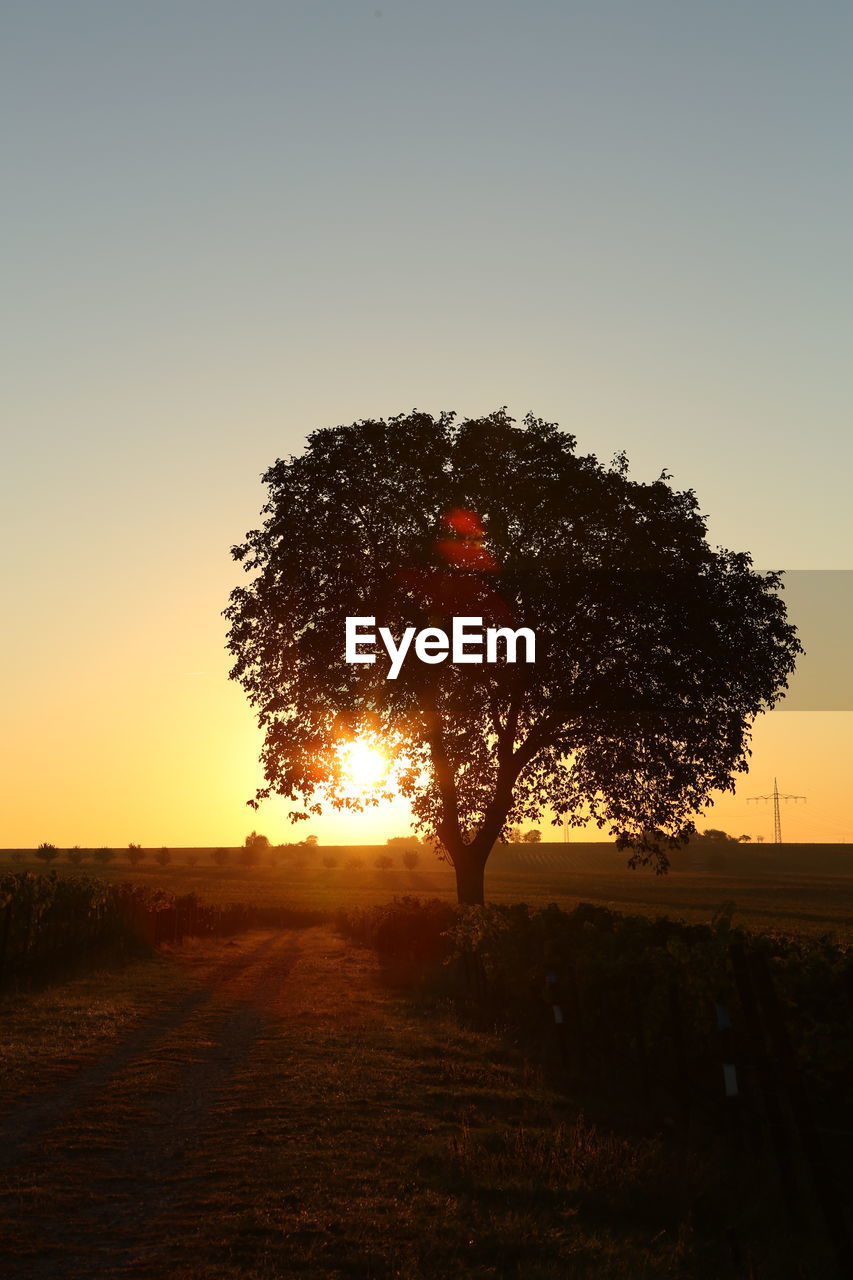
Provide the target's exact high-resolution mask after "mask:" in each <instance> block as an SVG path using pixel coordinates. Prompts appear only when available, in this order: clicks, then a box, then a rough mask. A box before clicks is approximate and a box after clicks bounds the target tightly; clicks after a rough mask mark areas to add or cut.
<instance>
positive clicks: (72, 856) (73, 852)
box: [65, 844, 86, 867]
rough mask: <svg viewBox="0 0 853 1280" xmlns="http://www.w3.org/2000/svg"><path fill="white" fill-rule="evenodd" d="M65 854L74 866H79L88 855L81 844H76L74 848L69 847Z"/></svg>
mask: <svg viewBox="0 0 853 1280" xmlns="http://www.w3.org/2000/svg"><path fill="white" fill-rule="evenodd" d="M65 856H66V858H67V859H68V861H69V862H70V863H71V865H72V866H73V867H79V866H80V863H81V862H82V861H83V859H84V857H85V856H86V855H85V852H84V851H83V850H82V849H81V848H80V846H79V844H75V845H74V848H73V849H69V850H68V852H67V853H66V855H65Z"/></svg>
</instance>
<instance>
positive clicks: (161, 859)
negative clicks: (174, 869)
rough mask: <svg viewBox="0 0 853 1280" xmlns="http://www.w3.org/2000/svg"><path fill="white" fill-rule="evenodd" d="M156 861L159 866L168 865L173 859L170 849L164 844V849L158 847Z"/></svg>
mask: <svg viewBox="0 0 853 1280" xmlns="http://www.w3.org/2000/svg"><path fill="white" fill-rule="evenodd" d="M154 861H155V862H156V863H157V864H158V866H161V867H167V866H168V865H169V863H170V862H171V861H172V855H171V853H170V852H169V850H168V849H167V848H166V847H165V846H164V847H163V848H162V849H158V850H157V852H156V853H155V854H154Z"/></svg>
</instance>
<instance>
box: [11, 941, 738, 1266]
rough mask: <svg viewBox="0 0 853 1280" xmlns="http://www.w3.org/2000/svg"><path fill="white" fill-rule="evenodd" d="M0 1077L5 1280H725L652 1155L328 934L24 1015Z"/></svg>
mask: <svg viewBox="0 0 853 1280" xmlns="http://www.w3.org/2000/svg"><path fill="white" fill-rule="evenodd" d="M0 1074H2V1078H3V1095H2V1102H0V1276H2V1280H47V1278H48V1277H62V1280H125V1278H133V1280H280V1278H282V1277H291V1276H295V1277H300V1278H301V1280H320V1278H321V1277H322V1278H323V1280H326V1278H328V1280H392V1278H394V1280H427V1278H428V1280H463V1277H469V1276H476V1277H488V1276H491V1277H512V1278H513V1280H558V1278H559V1280H565V1278H566V1277H570V1278H571V1280H637V1277H640V1276H642V1277H644V1278H646V1280H652V1278H653V1277H672V1276H674V1275H678V1276H688V1275H689V1276H694V1275H695V1276H697V1277H699V1276H701V1277H703V1280H704V1277H706V1276H707V1277H713V1280H722V1277H724V1276H725V1275H726V1274H727V1273H726V1271H725V1268H724V1267H722V1266H721V1265H720V1262H719V1258H717V1259H716V1260H715V1259H714V1258H713V1257H712V1258H711V1262H710V1264H709V1267H710V1269H705V1268H704V1267H700V1268H699V1269H698V1270H695V1271H694V1270H691V1269H686V1262H687V1258H688V1255H690V1254H691V1253H692V1249H691V1244H690V1240H691V1236H690V1231H689V1229H688V1228H686V1227H685V1226H684V1225H683V1224H681V1225H680V1224H679V1222H678V1220H677V1218H674V1217H673V1214H672V1211H671V1209H670V1206H671V1204H672V1202H673V1199H674V1197H673V1196H672V1195H671V1194H669V1192H668V1191H667V1189H666V1184H660V1187H658V1185H657V1184H658V1180H659V1179H660V1178H661V1177H662V1176H663V1175H664V1174H665V1173H666V1169H665V1167H663V1166H662V1165H661V1160H663V1161H664V1166H665V1162H666V1153H665V1152H663V1153H662V1152H661V1151H659V1150H658V1147H657V1145H656V1144H655V1143H654V1142H652V1143H650V1144H640V1145H636V1144H635V1145H631V1144H630V1143H627V1142H625V1141H624V1140H622V1139H619V1138H616V1137H610V1136H608V1135H606V1134H603V1133H601V1132H597V1131H596V1130H595V1127H594V1126H591V1125H590V1124H589V1123H587V1122H585V1121H583V1120H582V1119H579V1118H578V1116H577V1114H576V1111H575V1109H574V1108H573V1107H572V1106H571V1104H570V1102H569V1100H567V1099H566V1098H561V1097H558V1096H556V1095H554V1094H553V1093H552V1092H550V1091H549V1090H548V1089H547V1088H546V1087H545V1086H544V1085H543V1084H542V1082H541V1080H540V1079H539V1078H538V1076H537V1075H536V1073H535V1072H533V1071H532V1070H531V1069H529V1068H528V1067H527V1066H526V1065H525V1064H524V1063H523V1062H522V1061H521V1060H520V1059H519V1058H518V1057H517V1056H516V1055H514V1054H513V1053H512V1052H511V1051H510V1050H508V1049H507V1048H506V1047H505V1046H504V1045H503V1044H502V1043H501V1042H500V1041H499V1040H497V1039H496V1038H494V1037H491V1036H488V1035H484V1034H482V1033H478V1032H474V1031H471V1030H466V1029H465V1028H463V1027H461V1026H460V1025H459V1024H458V1022H457V1021H456V1020H454V1019H452V1018H450V1017H449V1016H444V1015H442V1014H441V1012H440V1011H439V1010H437V1009H435V1008H433V1009H429V1008H423V1007H421V1006H416V1005H415V1004H413V1003H412V1002H411V1001H409V1000H407V999H406V998H404V997H403V996H402V995H395V994H394V993H393V992H391V991H389V990H388V988H387V986H386V985H385V984H383V983H382V982H381V981H379V978H378V974H377V970H376V964H375V961H374V959H373V957H372V956H371V955H370V954H369V953H367V952H365V951H363V950H361V949H359V948H356V947H353V946H351V945H350V944H349V943H348V942H347V941H345V940H344V939H343V938H341V937H340V936H339V935H337V934H336V933H335V932H334V931H333V930H331V929H329V928H311V929H304V930H282V931H277V932H265V933H260V932H258V933H251V934H246V935H243V936H241V937H239V938H238V939H236V940H234V941H231V942H224V941H217V942H215V943H210V942H205V943H201V942H198V941H196V942H190V943H187V944H186V945H185V946H183V947H180V948H175V949H174V950H173V951H172V952H171V953H166V954H164V955H161V956H158V957H156V958H155V959H153V960H146V961H143V962H140V963H139V964H138V965H132V966H129V967H128V968H127V969H124V970H117V971H112V972H105V973H103V974H98V975H95V976H92V975H90V976H89V977H88V978H80V979H77V980H75V981H72V982H69V983H67V984H63V985H62V986H60V987H56V988H50V989H48V990H47V991H45V992H42V993H41V994H40V995H33V996H28V997H24V996H21V997H16V998H14V999H11V998H10V999H6V1000H5V1001H2V1002H0ZM662 1168H663V1174H662ZM626 1197H627V1201H626ZM626 1202H630V1203H631V1204H632V1206H633V1208H632V1211H631V1213H630V1214H629V1215H627V1216H626V1214H625V1212H624V1208H622V1207H620V1206H622V1205H623V1204H624V1203H626Z"/></svg>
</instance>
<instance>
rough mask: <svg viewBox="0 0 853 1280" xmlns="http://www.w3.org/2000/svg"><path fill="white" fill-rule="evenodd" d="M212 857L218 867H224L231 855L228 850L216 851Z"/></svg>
mask: <svg viewBox="0 0 853 1280" xmlns="http://www.w3.org/2000/svg"><path fill="white" fill-rule="evenodd" d="M210 856H211V858H212V859H213V861H214V862H215V863H216V865H217V867H224V866H225V864H226V862H227V861H228V859H229V858H230V856H231V855H230V853H229V852H228V850H227V849H214V850H213V853H212V854H211V855H210Z"/></svg>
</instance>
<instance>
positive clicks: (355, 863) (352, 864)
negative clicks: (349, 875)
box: [344, 853, 364, 871]
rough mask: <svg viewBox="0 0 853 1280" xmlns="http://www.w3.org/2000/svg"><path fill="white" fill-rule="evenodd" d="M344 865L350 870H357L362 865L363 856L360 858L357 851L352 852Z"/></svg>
mask: <svg viewBox="0 0 853 1280" xmlns="http://www.w3.org/2000/svg"><path fill="white" fill-rule="evenodd" d="M344 865H345V866H346V867H348V868H349V870H350V871H357V870H358V868H359V867H363V866H364V858H360V857H359V856H358V854H357V853H354V854H353V855H352V857H351V858H347V860H346V863H345V864H344Z"/></svg>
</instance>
